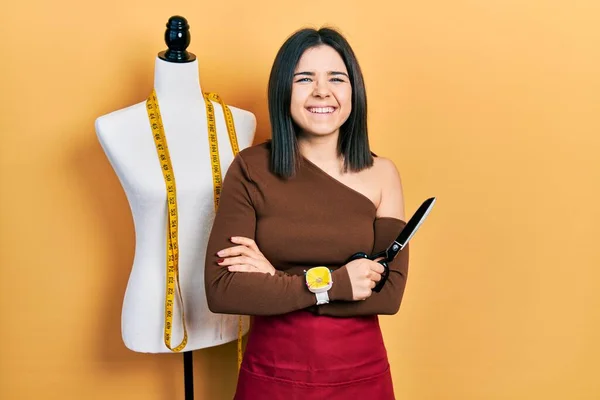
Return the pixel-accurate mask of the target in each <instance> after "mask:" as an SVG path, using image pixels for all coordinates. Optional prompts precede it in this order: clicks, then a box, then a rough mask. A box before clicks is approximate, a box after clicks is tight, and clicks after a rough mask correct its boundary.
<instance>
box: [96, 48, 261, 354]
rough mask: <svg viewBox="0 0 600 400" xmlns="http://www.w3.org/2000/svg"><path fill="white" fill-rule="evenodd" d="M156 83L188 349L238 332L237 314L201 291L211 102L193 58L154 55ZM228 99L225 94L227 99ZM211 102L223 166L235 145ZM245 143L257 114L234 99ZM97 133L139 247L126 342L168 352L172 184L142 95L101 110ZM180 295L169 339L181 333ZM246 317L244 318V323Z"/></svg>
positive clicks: (209, 218)
mask: <svg viewBox="0 0 600 400" xmlns="http://www.w3.org/2000/svg"><path fill="white" fill-rule="evenodd" d="M154 88H155V90H156V96H157V98H158V103H159V107H160V112H161V115H162V121H163V126H164V133H165V137H166V140H167V145H168V149H169V153H170V156H171V163H172V166H173V171H174V176H175V182H176V188H177V207H178V219H179V235H178V241H179V282H180V284H181V287H180V289H181V295H182V297H183V302H184V307H185V317H186V327H187V331H188V344H187V346H186V347H185V348H184V351H190V350H197V349H201V348H205V347H211V346H216V345H219V344H222V343H227V342H230V341H232V340H235V339H236V338H237V329H238V317H237V316H235V315H222V314H214V313H212V312H210V311H209V309H208V306H207V304H206V296H205V291H204V260H205V251H206V243H207V240H208V235H209V233H210V229H211V227H212V222H213V219H214V215H215V210H214V197H213V196H214V195H213V179H212V172H211V170H212V168H211V161H210V151H209V146H208V143H209V141H208V129H207V117H206V106H205V101H204V97H203V94H202V89H201V87H200V83H199V77H198V63H197V61H193V62H187V63H171V62H167V61H164V60H161V59H160V58H157V59H156V69H155V81H154ZM225 100H226V99H225ZM212 104H213V106H214V112H215V119H216V126H217V136H218V145H219V157H220V162H221V174H222V176H223V177H224V176H225V173H226V171H227V169H228V166H229V164H230V163H231V161H232V160H233V157H234V154H233V152H232V149H231V145H230V142H229V136H228V134H227V127H226V123H225V118H224V114H223V110H222V108H221V106H220V105H219V104H218V103H217V102H212ZM229 108H230V110H231V113H232V115H233V119H234V124H235V129H236V134H237V139H238V145H239V148H240V150H241V149H244V148H246V147H249V146H250V145H251V144H252V141H253V139H254V132H255V129H256V118H255V116H254V115H253V114H252V113H251V112H249V111H245V110H241V109H238V108H235V107H231V106H229ZM96 133H97V135H98V139H99V141H100V144H101V146H102V148H103V149H104V151H105V153H106V156H107V158H108V159H109V161H110V163H111V165H112V167H113V168H114V170H115V173H116V174H117V176H118V178H119V180H120V182H121V184H122V186H123V189H124V191H125V194H126V196H127V199H128V201H129V204H130V207H131V211H132V215H133V221H134V227H135V240H136V244H135V257H134V260H133V267H132V270H131V275H130V278H129V282H128V285H127V290H126V292H125V298H124V302H123V310H122V329H121V330H122V336H123V341H124V343H125V345H126V346H127V347H128V348H129V349H131V350H133V351H138V352H148V353H163V352H170V350H169V349H168V348H167V347H166V346H165V344H164V342H163V334H164V332H163V329H164V314H165V309H164V302H165V286H166V283H165V279H166V261H165V260H166V235H167V229H166V223H167V194H166V189H165V183H164V180H163V175H162V172H161V168H160V164H159V160H158V155H157V151H156V147H155V143H154V140H153V136H152V130H151V127H150V124H149V121H148V115H147V111H146V103H145V101H143V102H140V103H138V104H135V105H132V106H130V107H127V108H124V109H121V110H118V111H114V112H112V113H109V114H107V115H104V116H102V117H99V118H98V119H97V120H96ZM180 311H181V307H180V304H179V300H178V298H177V296H176V300H175V309H174V316H173V331H172V339H171V347H175V346H177V345H178V344H179V343H180V342H181V340H182V338H183V326H182V324H181V314H180ZM247 330H248V317H244V318H243V332H244V334H245V333H246V332H247Z"/></svg>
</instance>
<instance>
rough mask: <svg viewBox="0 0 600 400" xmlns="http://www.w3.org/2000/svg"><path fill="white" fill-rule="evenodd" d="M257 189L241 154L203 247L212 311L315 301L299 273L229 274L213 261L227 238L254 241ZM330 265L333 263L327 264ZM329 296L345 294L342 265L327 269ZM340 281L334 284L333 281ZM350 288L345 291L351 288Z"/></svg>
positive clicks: (264, 309)
mask: <svg viewBox="0 0 600 400" xmlns="http://www.w3.org/2000/svg"><path fill="white" fill-rule="evenodd" d="M255 195H256V187H255V184H254V182H253V181H252V179H251V174H250V173H249V170H248V166H247V165H246V163H245V162H244V159H243V158H242V155H241V154H238V155H236V157H235V158H234V160H233V161H232V163H231V165H230V166H229V168H228V170H227V173H226V174H225V178H224V179H223V187H222V192H221V196H220V200H219V206H218V209H217V212H216V216H215V220H214V222H213V225H212V228H211V232H210V236H209V239H208V244H207V249H206V259H205V268H204V286H205V291H206V299H207V302H208V308H209V309H210V310H211V311H212V312H214V313H222V314H242V315H277V314H285V313H288V312H292V311H296V310H300V309H305V308H307V307H310V306H311V305H314V304H316V297H315V295H314V293H311V292H310V291H309V290H308V288H307V287H306V283H305V279H304V276H301V275H291V274H287V273H285V272H282V271H279V270H277V266H276V265H274V267H275V269H276V270H277V272H276V273H275V275H271V274H267V273H254V272H230V271H229V270H228V269H227V267H222V266H220V265H218V264H217V260H218V258H219V257H218V256H217V255H216V253H217V252H218V251H219V250H222V249H225V248H227V247H232V246H234V244H233V243H232V242H231V241H230V240H229V239H230V238H231V237H232V236H244V237H247V238H250V239H253V240H254V239H255V231H256V209H255V202H254V201H253V197H254V196H255ZM330 267H331V268H332V269H333V268H335V267H334V266H330ZM332 279H333V282H334V285H333V287H332V288H331V289H330V298H332V299H336V298H338V299H341V298H344V297H345V296H347V292H348V286H349V279H348V273H347V272H346V269H345V268H338V269H336V270H335V271H334V272H333V273H332ZM338 280H339V284H338V285H336V284H335V282H336V281H338ZM351 290H352V289H351V287H350V292H351Z"/></svg>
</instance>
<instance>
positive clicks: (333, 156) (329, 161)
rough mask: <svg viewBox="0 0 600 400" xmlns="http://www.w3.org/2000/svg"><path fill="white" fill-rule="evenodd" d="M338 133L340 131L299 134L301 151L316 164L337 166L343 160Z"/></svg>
mask: <svg viewBox="0 0 600 400" xmlns="http://www.w3.org/2000/svg"><path fill="white" fill-rule="evenodd" d="M338 135H339V131H338V132H336V133H333V134H331V135H326V136H315V135H300V136H298V147H299V149H300V153H301V154H302V155H303V156H304V157H306V158H307V159H308V160H309V161H310V162H312V163H314V164H317V165H320V166H324V167H333V166H336V167H337V166H339V165H340V160H341V157H340V156H339V154H338V150H337V143H338Z"/></svg>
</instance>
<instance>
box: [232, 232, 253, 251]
mask: <svg viewBox="0 0 600 400" xmlns="http://www.w3.org/2000/svg"><path fill="white" fill-rule="evenodd" d="M231 241H232V242H233V243H237V244H242V245H244V246H248V247H249V248H251V249H252V250H254V251H256V252H258V253H260V250H259V249H258V246H257V245H256V242H255V241H254V240H252V239H250V238H247V237H243V236H233V237H232V238H231Z"/></svg>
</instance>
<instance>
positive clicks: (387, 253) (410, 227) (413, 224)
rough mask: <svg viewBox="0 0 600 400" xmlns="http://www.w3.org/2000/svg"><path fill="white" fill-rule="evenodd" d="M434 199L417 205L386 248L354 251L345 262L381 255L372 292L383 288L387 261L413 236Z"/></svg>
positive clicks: (388, 273)
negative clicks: (381, 271)
mask: <svg viewBox="0 0 600 400" xmlns="http://www.w3.org/2000/svg"><path fill="white" fill-rule="evenodd" d="M435 200H436V198H435V197H430V198H428V199H427V200H425V201H424V202H423V203H422V204H421V205H420V206H419V208H418V209H417V211H416V212H415V213H414V215H413V216H412V217H411V218H410V220H408V222H407V223H406V225H405V226H404V228H403V229H402V231H400V234H399V235H398V237H397V238H396V240H394V241H393V242H392V244H390V245H389V246H388V248H387V249H385V250H384V251H381V252H379V253H377V254H373V255H368V254H367V253H364V252H359V253H355V254H353V255H352V256H351V257H350V258H349V259H348V261H347V263H348V262H350V261H354V260H358V259H361V258H366V259H369V260H376V259H378V258H381V257H383V259H382V260H379V261H378V263H379V264H381V265H383V269H384V271H383V274H381V280H380V281H379V282H377V285H375V287H374V288H373V291H374V292H378V293H379V292H380V291H381V289H382V288H383V285H384V284H385V282H386V281H387V279H388V277H389V275H390V268H389V266H388V263H390V262H392V261H393V260H394V258H396V256H397V255H398V253H400V252H401V251H402V249H404V247H406V245H407V244H408V241H409V240H410V239H411V238H412V237H413V236H414V234H415V233H416V232H417V229H419V227H420V226H421V224H422V223H423V221H425V218H427V216H428V215H429V213H430V212H431V209H432V208H433V205H434V204H435Z"/></svg>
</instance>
